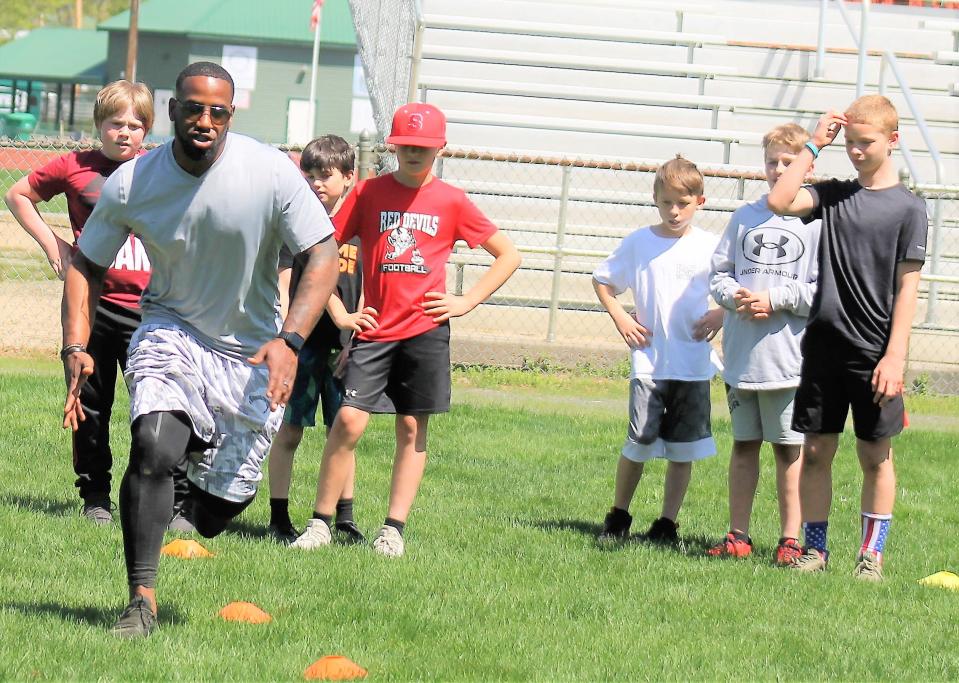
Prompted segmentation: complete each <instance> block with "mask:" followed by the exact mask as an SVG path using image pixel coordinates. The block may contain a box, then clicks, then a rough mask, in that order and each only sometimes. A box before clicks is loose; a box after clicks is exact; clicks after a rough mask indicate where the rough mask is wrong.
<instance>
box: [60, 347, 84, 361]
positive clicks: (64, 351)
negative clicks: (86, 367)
mask: <svg viewBox="0 0 959 683" xmlns="http://www.w3.org/2000/svg"><path fill="white" fill-rule="evenodd" d="M86 350H87V347H86V346H84V345H83V344H67V345H66V346H64V347H63V348H62V349H60V361H61V362H62V361H65V360H66V359H67V356H69V355H71V354H74V353H77V352H78V351H86Z"/></svg>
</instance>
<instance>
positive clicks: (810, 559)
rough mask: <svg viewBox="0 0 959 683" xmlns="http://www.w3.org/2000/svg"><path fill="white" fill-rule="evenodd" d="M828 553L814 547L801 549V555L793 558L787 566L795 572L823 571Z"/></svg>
mask: <svg viewBox="0 0 959 683" xmlns="http://www.w3.org/2000/svg"><path fill="white" fill-rule="evenodd" d="M828 561H829V555H828V554H827V553H822V552H819V551H818V550H816V549H815V548H805V549H803V553H802V555H800V556H799V557H797V558H796V559H795V560H793V563H792V564H791V565H789V568H790V569H792V570H794V571H797V572H824V571H826V563H827V562H828Z"/></svg>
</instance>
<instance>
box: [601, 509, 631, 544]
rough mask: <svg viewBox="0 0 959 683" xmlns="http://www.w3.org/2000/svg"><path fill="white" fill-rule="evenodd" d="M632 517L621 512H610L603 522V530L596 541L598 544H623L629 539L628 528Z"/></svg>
mask: <svg viewBox="0 0 959 683" xmlns="http://www.w3.org/2000/svg"><path fill="white" fill-rule="evenodd" d="M632 523H633V517H632V515H630V514H629V513H628V512H623V511H622V510H610V512H609V514H608V515H606V519H604V520H603V530H602V531H600V532H599V536H597V537H596V540H597V541H598V542H600V543H623V542H624V541H626V540H627V539H628V538H629V527H630V525H631V524H632Z"/></svg>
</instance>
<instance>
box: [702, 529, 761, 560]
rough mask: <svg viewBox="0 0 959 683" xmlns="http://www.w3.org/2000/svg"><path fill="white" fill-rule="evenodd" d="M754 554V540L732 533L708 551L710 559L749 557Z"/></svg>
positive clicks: (744, 535)
mask: <svg viewBox="0 0 959 683" xmlns="http://www.w3.org/2000/svg"><path fill="white" fill-rule="evenodd" d="M752 552H753V539H751V538H750V537H749V536H747V535H746V534H737V533H734V532H732V531H730V532H729V533H728V534H726V538H724V539H723V540H721V541H720V542H719V543H717V544H716V545H714V546H713V547H712V548H710V549H709V550H707V551H706V554H707V555H709V556H710V557H749V556H750V555H752Z"/></svg>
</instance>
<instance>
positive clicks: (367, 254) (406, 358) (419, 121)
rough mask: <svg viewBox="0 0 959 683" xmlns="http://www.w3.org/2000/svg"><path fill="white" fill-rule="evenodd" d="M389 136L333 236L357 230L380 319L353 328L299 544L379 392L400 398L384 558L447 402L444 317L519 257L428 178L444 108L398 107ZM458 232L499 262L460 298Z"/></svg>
mask: <svg viewBox="0 0 959 683" xmlns="http://www.w3.org/2000/svg"><path fill="white" fill-rule="evenodd" d="M386 141H387V143H389V144H392V145H396V157H397V161H398V162H399V169H398V170H397V171H395V172H393V173H391V174H388V175H384V176H380V177H378V178H372V179H370V180H366V181H363V182H361V183H360V184H359V185H358V186H357V187H356V189H355V190H354V191H353V192H351V193H350V194H349V195H348V196H347V198H346V201H345V202H344V204H343V206H342V208H341V209H340V210H339V212H338V213H337V214H336V217H335V218H334V224H335V226H336V239H337V241H338V242H339V243H340V244H343V243H345V242H348V241H349V240H351V239H353V238H354V237H356V236H358V237H359V238H360V243H361V245H362V246H361V251H362V253H363V293H364V298H365V302H366V306H367V307H368V308H371V309H373V310H375V311H377V314H376V317H375V323H376V325H375V327H373V328H372V329H369V330H365V331H363V332H361V333H360V334H359V335H357V337H356V339H355V341H354V342H353V346H352V348H351V350H350V354H349V358H348V360H347V366H346V376H345V377H344V381H343V385H344V394H345V396H344V399H343V405H342V407H341V408H340V411H339V412H338V413H337V416H336V420H335V421H334V423H333V428H332V430H331V431H330V435H329V438H328V439H327V442H326V446H325V448H324V449H323V460H322V462H321V464H320V478H319V482H318V484H317V495H316V503H315V506H314V513H313V518H312V519H310V520H309V522H308V523H307V528H306V530H305V531H304V532H303V534H301V535H300V537H299V538H298V539H297V540H296V541H295V542H294V543H293V544H292V547H294V548H301V549H307V550H309V549H313V548H317V547H320V546H324V545H328V544H329V543H330V541H331V539H332V534H331V532H330V524H331V522H332V519H333V513H334V511H335V509H336V502H337V499H338V498H339V495H340V492H341V491H342V490H343V484H344V481H345V479H346V477H347V476H348V475H349V472H350V467H351V465H352V462H353V457H354V453H355V450H356V445H357V443H358V442H359V440H360V437H361V436H362V435H363V432H364V430H365V429H366V425H367V423H368V422H369V418H370V413H371V412H372V411H373V410H374V408H375V406H376V404H377V401H378V400H379V398H380V397H381V396H382V395H383V394H386V395H387V396H388V397H389V398H390V399H391V400H392V402H393V404H394V406H395V407H396V453H395V457H394V461H393V480H392V484H391V487H390V500H389V509H388V511H387V515H386V521H385V522H384V524H383V527H382V528H381V529H380V530H379V532H378V533H377V534H376V537H375V538H374V540H373V549H374V550H375V551H376V552H378V553H380V554H382V555H385V556H387V557H399V556H400V555H402V554H403V552H404V547H405V546H404V541H403V529H404V526H405V524H406V519H407V516H408V515H409V511H410V508H411V507H412V504H413V499H414V498H415V497H416V491H417V489H418V488H419V485H420V480H421V479H422V477H423V470H424V468H425V466H426V435H427V425H428V423H429V417H430V415H432V414H434V413H444V412H447V411H448V410H449V405H450V349H449V341H450V328H449V320H450V318H456V317H459V316H461V315H465V314H466V313H469V312H470V311H471V310H473V309H474V308H475V307H476V306H478V305H479V304H480V303H482V302H483V301H485V300H486V299H487V298H488V297H489V296H490V295H491V294H492V293H493V292H495V291H496V290H497V289H499V287H500V286H501V285H502V284H503V283H504V282H506V280H507V279H508V278H509V276H510V275H512V273H513V271H515V270H516V268H517V267H519V264H520V256H519V253H518V252H517V251H516V247H514V246H513V243H512V242H511V241H510V239H509V238H508V237H507V236H506V235H504V234H503V233H501V232H500V231H499V230H498V229H497V228H496V226H495V225H493V224H492V223H491V222H490V221H489V220H488V219H487V218H486V216H484V215H483V214H482V213H481V212H480V210H479V209H477V208H476V206H475V205H474V204H473V203H472V202H471V201H470V200H469V199H468V198H467V197H466V193H465V192H463V191H462V190H460V189H458V188H455V187H453V186H451V185H448V184H446V183H445V182H443V181H442V180H440V179H439V178H436V177H434V176H433V174H432V168H433V161H434V160H435V159H436V155H437V154H438V153H439V151H440V149H442V148H443V147H444V146H445V145H446V117H445V116H444V115H443V113H442V112H441V111H440V110H439V109H437V108H436V107H434V106H432V105H429V104H420V103H413V104H407V105H404V106H402V107H400V108H399V109H398V110H397V111H396V113H395V114H394V115H393V128H392V131H391V134H390V136H389V137H388V138H387V139H386ZM457 240H463V241H465V242H466V243H467V244H469V245H470V246H471V247H475V246H477V245H479V246H481V247H483V249H485V250H486V251H487V252H489V254H490V255H491V256H493V259H494V260H493V263H492V264H490V267H489V269H488V270H487V271H486V272H485V273H484V274H483V276H482V277H481V278H480V279H479V280H478V281H477V282H476V284H475V285H473V287H472V288H471V289H470V290H469V291H468V292H466V293H465V294H463V295H462V296H457V295H455V294H448V293H446V262H447V259H448V258H449V255H450V252H451V251H452V249H453V244H454V243H455V242H456V241H457Z"/></svg>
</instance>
